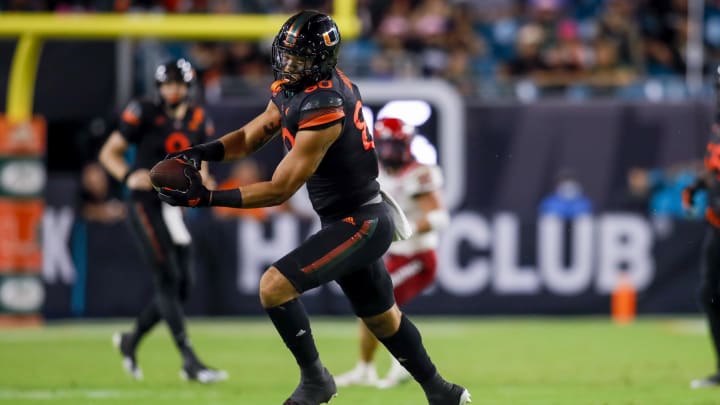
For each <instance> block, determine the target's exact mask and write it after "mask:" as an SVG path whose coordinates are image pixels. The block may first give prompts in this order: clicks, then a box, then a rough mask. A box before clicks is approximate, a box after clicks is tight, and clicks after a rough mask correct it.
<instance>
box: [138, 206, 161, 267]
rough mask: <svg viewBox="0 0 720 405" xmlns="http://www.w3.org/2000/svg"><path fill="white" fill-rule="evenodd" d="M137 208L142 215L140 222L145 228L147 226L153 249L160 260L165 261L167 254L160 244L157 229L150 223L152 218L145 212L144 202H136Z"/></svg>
mask: <svg viewBox="0 0 720 405" xmlns="http://www.w3.org/2000/svg"><path fill="white" fill-rule="evenodd" d="M135 208H136V209H137V212H138V215H139V216H140V222H142V226H143V228H145V232H146V233H147V235H148V238H149V239H150V244H151V245H152V247H153V250H154V251H155V256H156V257H157V259H158V260H159V261H160V262H164V261H165V254H164V253H163V250H162V247H161V245H160V241H159V240H158V238H157V235H155V230H154V229H153V227H152V225H151V224H150V220H149V219H148V216H147V213H145V209H144V208H143V206H142V204H140V203H135Z"/></svg>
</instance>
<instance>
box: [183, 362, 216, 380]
mask: <svg viewBox="0 0 720 405" xmlns="http://www.w3.org/2000/svg"><path fill="white" fill-rule="evenodd" d="M180 377H181V378H182V379H183V380H185V381H197V382H199V383H201V384H213V383H217V382H221V381H225V380H227V379H228V373H227V371H225V370H216V369H213V368H210V367H207V366H205V365H204V364H202V363H201V362H199V361H197V360H195V361H187V362H185V364H183V367H182V369H180Z"/></svg>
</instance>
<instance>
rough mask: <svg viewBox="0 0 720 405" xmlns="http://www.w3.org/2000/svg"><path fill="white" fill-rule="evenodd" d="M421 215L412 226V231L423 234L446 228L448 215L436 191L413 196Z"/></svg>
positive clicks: (448, 220) (448, 219)
mask: <svg viewBox="0 0 720 405" xmlns="http://www.w3.org/2000/svg"><path fill="white" fill-rule="evenodd" d="M414 199H415V202H416V203H417V205H418V207H419V208H420V211H421V212H422V215H421V216H420V218H419V219H418V220H417V221H415V223H414V224H413V225H414V226H413V228H414V229H413V231H414V232H417V233H424V232H430V231H436V230H439V229H442V228H444V227H446V226H447V224H448V223H449V222H450V214H449V213H448V211H447V209H445V207H444V206H443V204H442V200H441V198H440V193H439V192H438V191H436V190H433V191H429V192H426V193H422V194H417V195H415V196H414Z"/></svg>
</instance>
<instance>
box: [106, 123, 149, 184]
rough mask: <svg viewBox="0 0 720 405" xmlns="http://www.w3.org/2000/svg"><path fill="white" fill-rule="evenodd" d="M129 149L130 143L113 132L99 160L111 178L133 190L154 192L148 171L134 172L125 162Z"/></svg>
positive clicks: (116, 132) (139, 170) (117, 132)
mask: <svg viewBox="0 0 720 405" xmlns="http://www.w3.org/2000/svg"><path fill="white" fill-rule="evenodd" d="M128 147H129V144H128V141H127V140H126V139H125V137H123V136H122V134H120V131H118V130H115V131H113V132H112V133H111V134H110V136H109V137H108V139H107V140H106V141H105V143H104V144H103V146H102V148H101V149H100V156H99V157H98V160H99V161H100V164H102V165H103V167H104V168H105V170H107V171H108V172H109V173H110V175H111V176H113V177H114V178H115V179H116V180H117V181H119V182H120V183H123V184H125V185H126V186H127V187H128V188H130V189H132V190H152V183H151V182H150V173H149V171H148V170H147V169H137V170H135V171H133V170H132V169H131V168H130V166H129V165H128V164H127V162H126V161H125V157H124V154H125V151H127V149H128Z"/></svg>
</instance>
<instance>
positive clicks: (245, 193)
mask: <svg viewBox="0 0 720 405" xmlns="http://www.w3.org/2000/svg"><path fill="white" fill-rule="evenodd" d="M341 131H342V124H341V123H336V124H333V125H331V126H328V127H326V128H322V129H308V130H300V131H298V133H297V134H296V136H295V144H294V146H293V148H292V149H291V150H290V152H288V154H287V155H285V157H284V158H283V159H282V160H281V161H280V163H279V164H278V166H277V168H276V169H275V172H274V173H273V176H272V178H271V179H270V181H263V182H259V183H254V184H249V185H246V186H242V187H240V188H235V189H232V190H212V191H209V190H207V189H206V188H205V187H203V186H202V184H200V180H199V176H197V177H195V176H194V175H193V173H197V172H193V171H192V170H190V171H186V172H185V173H186V175H187V176H188V178H189V179H190V187H189V188H188V190H187V191H180V190H165V189H163V190H160V191H158V196H159V197H160V199H161V200H163V201H165V202H167V203H168V204H172V205H183V206H192V207H198V206H207V205H210V206H216V207H233V208H258V207H270V206H275V205H279V204H281V203H283V202H285V201H287V200H288V199H289V198H290V197H292V195H293V194H295V192H296V191H297V190H298V189H299V188H300V186H302V185H303V184H304V183H305V182H306V181H307V179H308V178H310V176H312V174H313V173H314V172H315V170H317V168H318V166H319V165H320V162H322V160H323V157H325V153H326V152H327V150H328V149H329V148H330V146H331V145H332V144H333V142H335V140H337V138H338V137H339V136H340V133H341Z"/></svg>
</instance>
